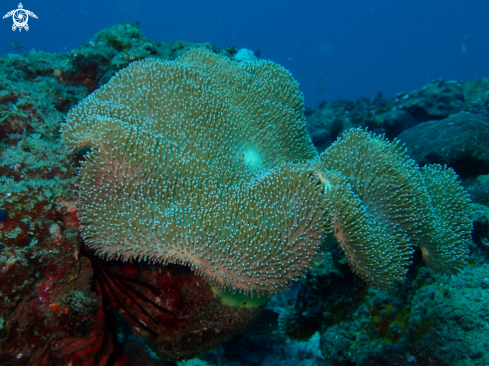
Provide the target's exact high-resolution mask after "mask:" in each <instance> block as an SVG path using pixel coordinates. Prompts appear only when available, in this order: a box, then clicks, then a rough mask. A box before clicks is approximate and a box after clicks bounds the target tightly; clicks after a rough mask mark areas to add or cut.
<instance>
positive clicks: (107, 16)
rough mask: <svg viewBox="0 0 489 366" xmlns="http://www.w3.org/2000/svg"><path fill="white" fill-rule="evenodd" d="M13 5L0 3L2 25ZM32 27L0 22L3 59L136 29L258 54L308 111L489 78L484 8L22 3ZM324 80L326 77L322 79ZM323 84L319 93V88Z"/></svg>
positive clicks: (461, 4) (480, 4)
mask: <svg viewBox="0 0 489 366" xmlns="http://www.w3.org/2000/svg"><path fill="white" fill-rule="evenodd" d="M17 6H18V0H16V1H13V0H7V1H6V0H2V1H1V2H0V14H1V15H2V16H3V15H4V14H6V13H7V12H9V11H10V10H14V9H16V8H17ZM23 6H24V9H27V10H30V11H32V12H34V13H35V14H36V15H37V16H38V19H34V18H30V19H29V22H28V24H29V27H30V29H29V31H27V32H26V31H25V30H22V31H21V32H19V31H18V30H16V31H15V32H13V31H12V24H13V22H12V18H6V19H0V54H7V53H18V52H19V51H17V50H15V49H14V48H13V47H12V46H11V42H12V41H13V40H15V41H17V42H18V43H19V44H20V45H22V46H24V47H25V48H26V49H27V50H31V49H36V50H42V51H50V52H62V51H66V50H70V49H72V48H74V47H76V46H77V45H79V44H81V43H82V42H87V41H89V40H90V39H91V38H92V37H93V35H94V34H95V33H96V32H98V31H100V30H101V29H103V28H106V27H109V26H111V25H113V24H115V23H117V22H120V21H123V22H132V21H139V23H140V26H141V29H142V31H143V32H144V34H145V36H146V37H147V38H149V39H151V40H159V41H166V42H172V41H175V40H184V41H188V42H209V43H212V44H215V45H217V46H219V47H227V46H235V47H237V48H248V49H251V50H253V51H255V50H258V49H259V50H260V51H261V54H262V57H263V58H266V59H271V60H273V61H275V62H277V63H280V64H281V65H283V66H284V67H286V68H287V69H288V70H290V71H291V72H292V74H293V75H294V77H295V78H296V80H298V81H299V83H300V84H301V90H302V91H303V92H304V95H305V101H306V105H307V106H310V107H315V106H316V105H317V103H318V102H319V101H321V100H328V101H330V100H336V99H338V98H343V99H356V98H360V97H374V96H376V95H377V93H378V92H382V93H383V94H384V95H386V96H392V95H393V94H395V93H397V92H409V91H411V90H414V89H418V88H420V87H422V86H423V85H425V84H426V83H428V82H429V81H430V80H432V79H435V78H443V79H447V80H467V79H473V78H481V77H488V76H489V1H487V0H471V1H462V0H456V1H449V0H423V1H422V0H409V1H393V0H389V1H387V0H372V1H361V0H356V1H354V0H342V1H327V0H321V1H319V0H316V1H313V0H301V1H284V0H259V1H255V0H248V1H231V0H227V1H217V0H216V1H203V0H199V1H197V0H193V1H190V0H178V1H177V0H174V1H148V0H109V1H94V0H85V1H60V0H52V1H49V2H47V1H39V0H35V1H34V0H29V1H25V2H23ZM328 75H329V76H328ZM325 79H327V82H325V84H326V86H325V88H324V90H322V91H321V92H320V93H318V86H320V85H321V83H322V82H323V81H324V80H325Z"/></svg>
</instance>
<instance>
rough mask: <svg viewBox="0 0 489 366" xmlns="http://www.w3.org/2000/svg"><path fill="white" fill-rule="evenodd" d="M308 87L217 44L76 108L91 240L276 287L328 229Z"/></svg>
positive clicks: (69, 127)
mask: <svg viewBox="0 0 489 366" xmlns="http://www.w3.org/2000/svg"><path fill="white" fill-rule="evenodd" d="M302 103H303V100H302V95H301V93H300V92H299V90H298V85H297V83H296V82H295V80H294V79H293V78H292V76H291V75H290V74H289V73H288V72H287V71H286V70H285V69H283V68H282V67H280V66H278V65H276V64H274V63H272V62H266V61H257V62H243V63H237V62H233V61H229V60H228V59H226V58H224V57H222V56H217V55H214V54H212V53H210V52H208V51H205V50H202V49H200V50H192V51H189V52H188V53H186V54H185V55H184V56H182V57H181V58H179V59H177V60H176V61H175V62H166V61H159V60H154V59H148V60H144V61H141V62H135V63H133V64H131V65H130V66H129V67H128V68H127V69H125V70H123V71H121V72H120V73H119V74H117V76H116V77H114V78H113V79H112V80H111V81H110V82H109V83H108V84H107V85H105V86H104V87H102V88H101V89H100V90H98V91H96V92H95V93H93V94H92V95H91V96H90V97H88V98H87V99H86V100H85V101H84V102H83V103H81V104H80V105H79V106H77V107H76V108H75V109H74V110H72V111H71V112H70V114H69V116H68V118H67V123H66V124H65V125H64V126H63V127H62V133H63V139H64V142H65V143H66V145H67V146H68V147H69V148H72V149H81V148H83V147H91V152H90V153H88V154H87V156H86V161H85V163H84V164H83V166H82V168H81V170H80V175H79V191H80V207H81V211H82V214H81V215H80V219H81V224H82V230H83V232H82V233H83V237H84V239H85V241H86V242H87V243H88V244H89V245H90V246H91V247H92V248H94V249H96V250H97V252H98V253H99V254H101V255H105V256H107V257H110V258H121V259H124V260H128V259H148V260H152V261H158V262H163V263H181V264H186V265H189V266H190V267H191V268H192V269H193V270H194V271H195V272H196V273H197V274H199V275H202V276H204V277H206V278H207V279H208V280H210V282H212V283H215V284H217V285H218V286H219V287H229V288H231V289H233V290H236V289H237V290H239V291H243V292H245V293H248V292H250V291H251V292H256V293H264V292H267V293H269V294H273V293H276V292H278V291H280V290H282V289H283V288H287V286H288V284H289V283H290V282H291V281H292V280H294V279H296V278H297V277H298V276H299V275H302V274H303V273H304V272H305V271H306V269H307V268H308V266H310V264H311V263H313V262H314V260H315V259H316V254H317V251H318V245H319V243H320V241H321V238H322V235H323V231H324V229H325V226H326V224H325V223H324V222H323V221H324V220H322V217H323V215H324V208H325V207H324V204H323V201H322V200H321V199H320V197H321V195H322V193H321V189H320V187H319V186H318V184H317V182H318V180H317V178H315V176H314V175H313V174H312V173H313V172H312V168H311V167H310V166H308V165H306V164H304V163H302V162H304V161H306V160H307V159H310V158H314V157H315V156H316V153H315V151H314V148H313V146H312V144H311V141H310V139H309V137H308V136H307V132H306V130H305V122H304V117H303V116H302V107H303V106H302Z"/></svg>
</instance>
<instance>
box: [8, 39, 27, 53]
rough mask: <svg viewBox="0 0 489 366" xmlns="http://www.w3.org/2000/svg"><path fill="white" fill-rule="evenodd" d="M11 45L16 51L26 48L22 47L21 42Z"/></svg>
mask: <svg viewBox="0 0 489 366" xmlns="http://www.w3.org/2000/svg"><path fill="white" fill-rule="evenodd" d="M10 44H11V45H12V47H13V48H14V49H16V50H17V51H21V50H25V47H24V46H22V45H21V44H20V43H19V42H17V41H12V42H10Z"/></svg>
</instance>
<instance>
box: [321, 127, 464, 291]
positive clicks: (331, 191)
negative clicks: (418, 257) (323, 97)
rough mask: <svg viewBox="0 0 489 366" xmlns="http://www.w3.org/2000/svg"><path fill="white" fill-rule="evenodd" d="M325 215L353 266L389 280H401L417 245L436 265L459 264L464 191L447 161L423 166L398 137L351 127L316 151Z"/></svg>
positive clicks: (385, 284) (388, 283) (382, 283)
mask: <svg viewBox="0 0 489 366" xmlns="http://www.w3.org/2000/svg"><path fill="white" fill-rule="evenodd" d="M321 168H322V169H325V170H321V171H320V173H318V174H319V176H320V177H321V179H322V181H323V182H324V184H325V194H326V200H327V202H328V204H327V212H328V213H327V216H328V217H329V218H330V220H331V224H332V226H333V233H334V235H335V237H336V239H337V241H338V243H339V245H340V247H341V249H342V250H343V252H344V253H345V255H346V257H347V259H348V261H349V263H350V266H351V267H352V269H353V271H354V272H355V273H357V274H358V275H359V276H360V277H362V278H363V279H364V280H365V281H367V282H368V283H370V284H372V285H375V286H377V287H380V288H390V287H392V286H393V285H394V284H395V283H400V282H402V281H404V279H405V275H406V272H407V268H408V265H409V264H410V261H411V258H412V255H413V253H414V247H415V246H419V247H420V248H421V250H422V252H423V258H424V259H425V260H426V262H427V264H428V265H430V266H431V267H433V268H434V269H436V270H438V271H441V272H458V271H460V270H461V268H462V267H463V265H464V263H465V261H466V258H467V254H468V244H469V242H470V240H471V238H470V232H471V226H472V225H471V220H470V217H469V214H470V208H469V202H470V200H469V198H468V195H467V193H466V192H465V191H464V190H463V188H462V187H461V186H460V184H459V182H457V180H456V179H457V175H456V174H455V173H454V172H453V170H451V169H447V168H443V167H441V166H439V165H426V166H425V167H423V168H422V169H420V168H419V167H418V166H417V165H416V164H415V162H414V161H413V160H412V159H410V158H409V157H408V156H407V153H406V149H405V148H404V147H403V146H402V145H401V144H400V143H399V142H398V141H396V142H394V143H391V142H389V141H388V140H387V139H386V138H385V137H382V136H375V135H373V134H370V133H368V132H366V131H362V130H360V129H351V130H349V131H347V132H346V133H345V134H344V135H343V136H342V137H341V138H340V139H338V140H337V141H336V142H335V143H333V145H332V146H331V147H329V148H328V149H326V151H325V152H324V153H323V154H321Z"/></svg>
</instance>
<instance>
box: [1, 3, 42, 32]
mask: <svg viewBox="0 0 489 366" xmlns="http://www.w3.org/2000/svg"><path fill="white" fill-rule="evenodd" d="M29 15H30V16H31V17H34V18H36V19H37V15H36V14H34V13H33V12H32V11H29V10H25V9H24V6H23V5H22V3H19V8H18V9H15V10H12V11H9V12H8V13H7V14H5V15H4V16H3V19H5V18H8V17H12V19H13V20H14V24H13V25H12V30H13V31H15V30H16V29H17V28H19V32H20V31H22V28H24V29H25V30H26V31H28V30H29V25H28V24H27V21H28V20H29Z"/></svg>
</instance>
